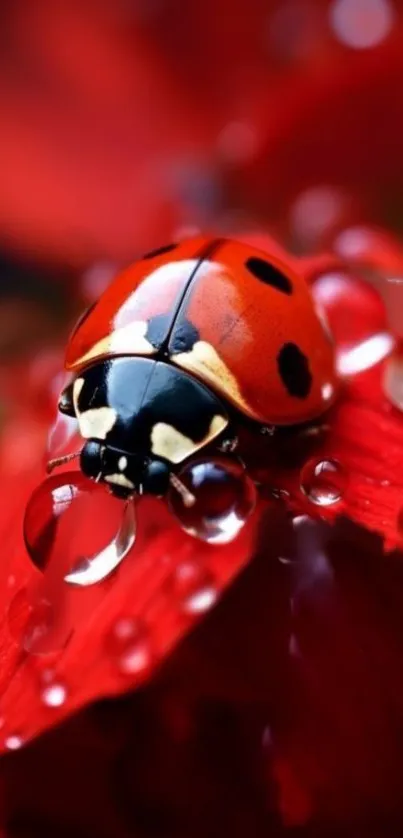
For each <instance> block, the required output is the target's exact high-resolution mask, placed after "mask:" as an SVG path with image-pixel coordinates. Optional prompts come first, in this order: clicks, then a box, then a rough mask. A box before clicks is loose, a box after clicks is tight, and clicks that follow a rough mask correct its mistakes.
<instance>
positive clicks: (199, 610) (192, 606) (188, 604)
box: [182, 586, 218, 614]
mask: <svg viewBox="0 0 403 838" xmlns="http://www.w3.org/2000/svg"><path fill="white" fill-rule="evenodd" d="M217 595H218V594H217V590H216V588H214V587H210V586H207V587H205V588H200V589H199V590H198V591H194V593H193V594H191V595H189V596H188V597H187V598H186V599H184V600H183V602H182V609H183V611H185V612H186V613H187V614H205V612H206V611H209V610H210V608H212V607H213V605H214V604H215V602H216V601H217Z"/></svg>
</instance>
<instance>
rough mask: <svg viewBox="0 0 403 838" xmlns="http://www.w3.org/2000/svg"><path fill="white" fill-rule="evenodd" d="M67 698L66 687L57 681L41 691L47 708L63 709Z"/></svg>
mask: <svg viewBox="0 0 403 838" xmlns="http://www.w3.org/2000/svg"><path fill="white" fill-rule="evenodd" d="M66 698H67V690H66V687H65V686H64V684H61V683H59V682H57V681H54V682H53V683H50V684H45V685H44V686H43V688H42V690H41V699H42V702H43V704H45V706H46V707H62V706H63V704H64V703H65V701H66Z"/></svg>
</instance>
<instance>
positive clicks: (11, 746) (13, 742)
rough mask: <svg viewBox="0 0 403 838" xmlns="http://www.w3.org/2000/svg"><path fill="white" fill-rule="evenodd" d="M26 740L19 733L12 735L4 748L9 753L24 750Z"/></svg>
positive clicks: (5, 741) (8, 737)
mask: <svg viewBox="0 0 403 838" xmlns="http://www.w3.org/2000/svg"><path fill="white" fill-rule="evenodd" d="M23 744H24V740H23V738H22V736H20V735H19V734H18V733H12V734H10V736H7V737H6V738H5V740H4V746H5V748H6V749H7V750H8V751H18V750H19V748H22V746H23Z"/></svg>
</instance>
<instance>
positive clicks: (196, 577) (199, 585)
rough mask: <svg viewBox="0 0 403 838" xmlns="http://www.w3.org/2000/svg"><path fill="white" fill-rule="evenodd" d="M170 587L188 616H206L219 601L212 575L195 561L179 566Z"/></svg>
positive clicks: (189, 560)
mask: <svg viewBox="0 0 403 838" xmlns="http://www.w3.org/2000/svg"><path fill="white" fill-rule="evenodd" d="M170 586H171V592H172V595H173V596H174V597H175V599H177V600H178V601H179V602H180V607H181V610H182V611H183V612H184V613H186V614H192V615H196V614H204V613H205V612H206V611H208V610H209V609H210V608H212V606H213V605H214V604H215V602H216V601H217V597H218V591H217V586H216V584H215V581H214V578H213V576H212V574H211V573H210V572H209V571H208V570H206V569H205V568H204V567H203V565H201V564H200V562H198V561H196V560H195V559H188V560H187V561H184V562H181V563H180V564H179V565H178V566H177V568H176V569H175V571H174V573H173V575H172V578H171V580H170Z"/></svg>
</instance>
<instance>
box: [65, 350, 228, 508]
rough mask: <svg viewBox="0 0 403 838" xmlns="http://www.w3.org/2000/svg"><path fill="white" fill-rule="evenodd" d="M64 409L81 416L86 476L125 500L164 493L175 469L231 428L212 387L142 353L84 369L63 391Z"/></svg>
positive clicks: (82, 459)
mask: <svg viewBox="0 0 403 838" xmlns="http://www.w3.org/2000/svg"><path fill="white" fill-rule="evenodd" d="M59 409H60V411H61V412H63V413H68V414H70V415H72V416H75V417H76V418H77V421H78V425H79V429H80V433H81V436H82V437H83V438H84V440H85V444H84V447H83V449H82V451H81V454H80V465H81V469H82V471H83V473H84V474H85V475H87V476H88V477H90V478H92V479H93V480H97V481H102V482H104V483H106V484H107V485H108V486H109V488H110V489H111V491H112V492H113V494H115V495H117V496H119V497H128V496H130V495H133V494H143V493H146V494H154V495H164V494H165V492H166V490H167V488H168V485H169V481H170V479H172V477H171V475H172V474H173V473H175V469H176V467H177V466H180V464H181V463H183V462H184V461H185V460H187V459H188V458H189V457H191V456H192V455H194V454H195V453H197V452H199V451H200V450H201V449H203V448H205V447H206V446H207V445H209V444H210V443H211V441H212V440H214V439H216V437H218V436H219V435H220V434H221V433H222V431H223V430H224V429H225V428H226V427H227V426H228V416H227V412H226V410H225V408H224V406H223V404H222V403H221V401H220V400H219V399H218V398H217V397H216V396H215V395H214V393H212V392H211V391H210V390H209V389H208V388H207V387H205V386H204V385H203V384H201V383H200V382H199V381H197V380H196V379H195V378H193V377H192V376H191V375H188V374H187V373H185V372H184V371H183V370H181V369H178V368H176V367H174V366H171V365H170V364H168V363H165V362H164V361H159V360H154V359H150V358H142V357H128V356H124V357H119V358H113V359H108V360H105V361H100V362H98V363H96V364H94V365H93V366H90V367H88V368H87V369H85V370H83V372H82V373H80V374H79V375H78V376H77V378H76V379H75V380H74V381H73V382H72V383H71V384H70V385H69V387H68V388H67V389H66V390H65V391H64V392H63V393H62V396H61V398H60V401H59Z"/></svg>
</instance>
